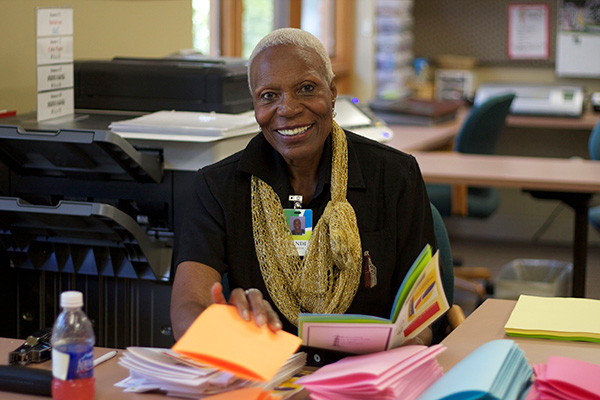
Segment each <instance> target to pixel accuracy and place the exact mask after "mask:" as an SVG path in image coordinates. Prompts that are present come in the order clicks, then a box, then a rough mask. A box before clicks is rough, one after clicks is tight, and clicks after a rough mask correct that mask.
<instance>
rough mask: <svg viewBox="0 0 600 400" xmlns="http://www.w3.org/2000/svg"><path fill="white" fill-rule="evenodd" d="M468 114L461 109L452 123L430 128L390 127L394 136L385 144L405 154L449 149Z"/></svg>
mask: <svg viewBox="0 0 600 400" xmlns="http://www.w3.org/2000/svg"><path fill="white" fill-rule="evenodd" d="M468 112H469V110H468V109H467V108H462V109H460V111H459V112H458V113H457V115H456V118H455V119H453V120H452V121H447V122H442V123H439V124H435V125H430V126H411V125H390V128H391V129H392V131H393V132H394V136H393V137H392V138H391V139H390V140H389V141H387V142H385V144H387V145H388V146H391V147H394V148H396V149H400V150H402V151H405V152H411V151H426V150H440V149H451V148H452V144H453V142H454V137H456V135H457V134H458V131H459V130H460V127H461V126H462V124H463V122H464V120H465V118H466V117H467V114H468Z"/></svg>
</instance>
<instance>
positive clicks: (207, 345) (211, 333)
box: [172, 304, 301, 381]
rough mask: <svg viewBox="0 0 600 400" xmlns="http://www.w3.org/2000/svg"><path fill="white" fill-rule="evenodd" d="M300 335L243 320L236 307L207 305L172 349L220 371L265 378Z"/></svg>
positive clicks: (287, 355)
mask: <svg viewBox="0 0 600 400" xmlns="http://www.w3.org/2000/svg"><path fill="white" fill-rule="evenodd" d="M300 342H301V340H300V338H298V337H297V336H295V335H292V334H290V333H288V332H285V331H281V330H280V331H277V332H272V331H271V330H270V328H269V327H268V326H266V325H263V326H261V327H259V326H257V325H256V323H255V322H254V321H253V320H250V321H244V320H243V319H242V318H241V317H240V316H239V315H238V311H237V308H236V307H234V306H230V305H224V304H213V305H211V306H209V307H208V308H207V309H206V310H204V312H202V314H200V316H199V317H198V318H197V319H196V320H195V321H194V323H193V324H192V325H191V326H190V327H189V329H188V330H187V331H186V332H185V333H184V335H183V336H182V337H181V339H179V340H178V341H177V343H175V345H174V346H173V347H172V349H173V351H175V352H177V353H179V354H182V355H184V356H186V357H189V358H191V359H193V360H196V361H199V362H202V363H205V364H208V365H212V366H214V367H216V368H218V369H219V370H221V371H228V372H231V373H233V374H235V375H236V376H239V377H242V378H245V379H252V380H257V381H268V380H270V379H271V378H273V376H275V374H276V373H277V371H278V370H279V369H280V368H281V366H282V365H283V364H284V363H285V362H286V361H287V360H288V359H289V358H290V356H291V355H292V354H293V353H294V352H295V351H296V350H297V349H298V347H300Z"/></svg>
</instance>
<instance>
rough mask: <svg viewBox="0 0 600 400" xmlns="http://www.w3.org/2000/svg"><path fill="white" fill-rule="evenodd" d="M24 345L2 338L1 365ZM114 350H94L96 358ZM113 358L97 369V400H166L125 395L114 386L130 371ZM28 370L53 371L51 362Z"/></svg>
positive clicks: (10, 397)
mask: <svg viewBox="0 0 600 400" xmlns="http://www.w3.org/2000/svg"><path fill="white" fill-rule="evenodd" d="M22 344H23V340H21V339H6V338H0V354H1V355H2V356H1V358H0V364H1V365H6V364H7V363H8V353H9V352H10V351H12V350H14V349H16V348H17V347H19V346H20V345H22ZM111 350H112V349H107V348H102V347H96V348H94V358H97V357H99V356H101V355H102V354H105V353H107V352H109V351H111ZM119 356H120V354H119V355H117V356H116V357H114V358H112V359H111V360H108V361H106V362H104V363H102V364H100V365H98V366H97V367H96V369H95V370H94V375H95V378H96V397H95V398H94V399H95V400H117V399H125V400H158V399H162V400H164V399H166V398H167V397H166V396H165V395H164V394H159V393H139V394H138V393H124V392H123V389H122V388H119V387H116V386H114V384H115V383H116V382H119V381H121V380H123V379H125V378H127V377H128V376H129V370H128V369H126V368H124V367H122V366H120V365H119V364H118V363H117V360H118V357H119ZM28 368H43V369H52V364H51V362H50V361H48V362H45V363H42V364H37V365H36V364H30V366H28ZM0 398H1V399H3V400H32V399H38V398H39V399H49V397H42V396H39V397H38V396H32V395H26V394H20V393H9V392H0Z"/></svg>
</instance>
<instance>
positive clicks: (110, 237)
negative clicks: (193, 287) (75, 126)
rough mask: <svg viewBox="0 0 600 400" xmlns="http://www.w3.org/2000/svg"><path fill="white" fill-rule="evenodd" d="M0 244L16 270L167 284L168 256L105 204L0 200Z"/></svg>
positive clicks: (158, 243)
mask: <svg viewBox="0 0 600 400" xmlns="http://www.w3.org/2000/svg"><path fill="white" fill-rule="evenodd" d="M0 243H1V244H2V245H3V247H4V248H5V249H6V251H7V253H8V255H9V257H10V259H11V261H12V263H13V264H14V265H15V267H19V268H28V269H37V270H46V271H54V272H67V273H78V274H85V275H98V276H112V277H123V278H134V279H150V280H162V281H166V280H168V279H169V271H170V267H171V256H172V250H171V249H170V248H169V247H167V246H166V245H165V244H164V243H163V242H161V241H160V240H158V239H152V238H150V237H149V236H148V235H147V234H146V233H145V232H144V230H143V229H142V227H141V226H140V225H138V224H137V222H135V221H134V220H133V218H131V217H130V216H129V215H127V214H125V213H124V212H122V211H121V210H119V209H117V208H115V207H113V206H111V205H108V204H102V203H87V202H75V201H61V202H59V203H58V204H57V205H56V206H40V205H33V204H29V203H27V202H25V201H23V200H22V199H19V198H15V197H0Z"/></svg>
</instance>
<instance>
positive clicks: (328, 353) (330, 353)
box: [298, 345, 357, 367]
mask: <svg viewBox="0 0 600 400" xmlns="http://www.w3.org/2000/svg"><path fill="white" fill-rule="evenodd" d="M298 351H303V352H305V353H306V365H308V366H309V367H322V366H324V365H327V364H332V363H334V362H336V361H339V360H341V359H342V358H345V357H350V356H356V355H357V354H353V353H347V352H345V351H336V350H328V349H320V348H318V347H311V346H304V345H302V346H300V348H299V349H298Z"/></svg>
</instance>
